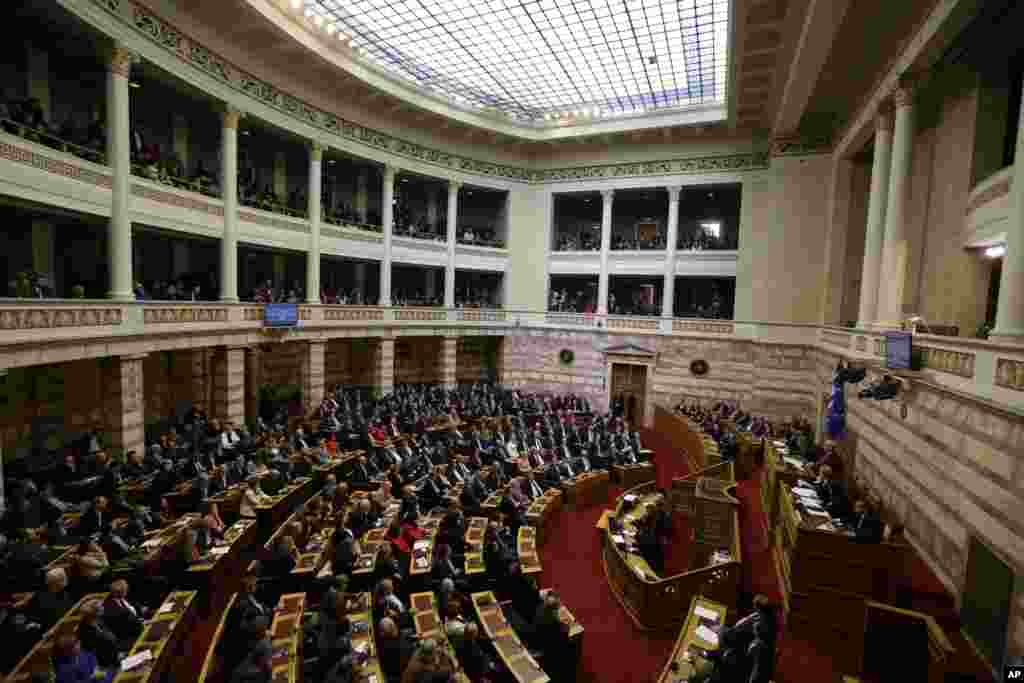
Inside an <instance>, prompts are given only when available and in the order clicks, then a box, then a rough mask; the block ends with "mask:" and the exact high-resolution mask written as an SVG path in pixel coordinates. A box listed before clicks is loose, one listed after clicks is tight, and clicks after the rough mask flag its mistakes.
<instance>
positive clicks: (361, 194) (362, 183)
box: [352, 168, 370, 223]
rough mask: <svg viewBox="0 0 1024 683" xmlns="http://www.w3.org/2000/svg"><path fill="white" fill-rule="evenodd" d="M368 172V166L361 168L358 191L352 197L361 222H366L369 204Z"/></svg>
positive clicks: (357, 178) (357, 181)
mask: <svg viewBox="0 0 1024 683" xmlns="http://www.w3.org/2000/svg"><path fill="white" fill-rule="evenodd" d="M368 182H369V179H368V174H367V171H366V168H360V169H359V174H358V175H357V176H356V191H355V195H354V196H353V198H352V208H353V209H355V212H356V214H358V215H359V222H360V223H365V222H366V211H367V205H368V204H369V200H368V197H369V194H370V193H369V190H368V189H367V186H368Z"/></svg>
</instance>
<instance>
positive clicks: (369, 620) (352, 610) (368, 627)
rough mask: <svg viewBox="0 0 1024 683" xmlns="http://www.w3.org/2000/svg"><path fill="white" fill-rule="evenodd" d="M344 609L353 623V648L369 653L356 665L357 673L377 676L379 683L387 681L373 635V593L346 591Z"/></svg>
mask: <svg viewBox="0 0 1024 683" xmlns="http://www.w3.org/2000/svg"><path fill="white" fill-rule="evenodd" d="M344 610H345V614H346V616H348V619H349V622H350V623H351V624H352V649H353V650H355V651H357V652H363V653H365V654H366V655H367V659H366V661H365V662H363V663H362V664H359V665H357V666H356V670H355V673H356V674H362V675H364V676H366V677H373V676H375V677H376V679H377V683H385V681H384V672H383V671H381V668H380V660H379V659H378V658H377V641H376V640H374V637H373V629H374V626H375V625H374V623H373V598H372V596H371V594H370V593H346V594H345V598H344ZM357 631H358V632H357ZM356 680H358V679H356Z"/></svg>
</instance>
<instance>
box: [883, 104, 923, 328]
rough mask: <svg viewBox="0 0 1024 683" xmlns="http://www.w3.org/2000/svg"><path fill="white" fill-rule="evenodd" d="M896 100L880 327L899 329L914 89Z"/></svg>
mask: <svg viewBox="0 0 1024 683" xmlns="http://www.w3.org/2000/svg"><path fill="white" fill-rule="evenodd" d="M892 100H893V106H894V108H895V126H894V130H893V138H892V163H891V165H890V171H889V196H888V197H887V205H886V210H885V237H884V239H883V242H882V273H881V278H880V281H879V287H878V313H877V316H876V320H877V325H878V327H880V328H885V329H899V328H900V327H901V326H902V324H903V317H904V313H905V311H904V310H903V305H904V297H905V292H906V287H907V269H908V266H909V259H910V244H909V243H908V240H907V222H908V219H909V217H908V215H907V204H908V202H909V199H910V184H911V177H910V172H911V160H912V156H913V152H914V93H913V90H912V89H911V88H910V87H909V86H906V85H901V86H900V87H899V88H897V89H896V90H895V91H894V92H893V95H892Z"/></svg>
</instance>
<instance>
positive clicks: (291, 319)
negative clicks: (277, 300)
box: [263, 304, 299, 327]
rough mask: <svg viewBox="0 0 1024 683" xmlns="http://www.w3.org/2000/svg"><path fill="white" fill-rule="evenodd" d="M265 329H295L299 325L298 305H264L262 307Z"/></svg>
mask: <svg viewBox="0 0 1024 683" xmlns="http://www.w3.org/2000/svg"><path fill="white" fill-rule="evenodd" d="M263 324H264V326H266V327H295V326H296V325H298V324H299V306H298V304H266V305H265V306H264V307H263Z"/></svg>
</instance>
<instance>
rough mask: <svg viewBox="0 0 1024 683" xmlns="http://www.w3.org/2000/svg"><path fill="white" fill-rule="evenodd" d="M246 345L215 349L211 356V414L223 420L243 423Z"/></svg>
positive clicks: (237, 423)
mask: <svg viewBox="0 0 1024 683" xmlns="http://www.w3.org/2000/svg"><path fill="white" fill-rule="evenodd" d="M247 350H248V349H247V348H246V347H238V346H228V347H225V348H220V349H217V350H216V351H215V352H214V356H213V416H214V417H216V418H217V419H218V420H220V421H221V422H222V423H223V422H231V423H233V424H235V425H236V426H237V425H243V424H245V414H246V405H245V403H246V396H245V366H246V360H247V356H246V352H247Z"/></svg>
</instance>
